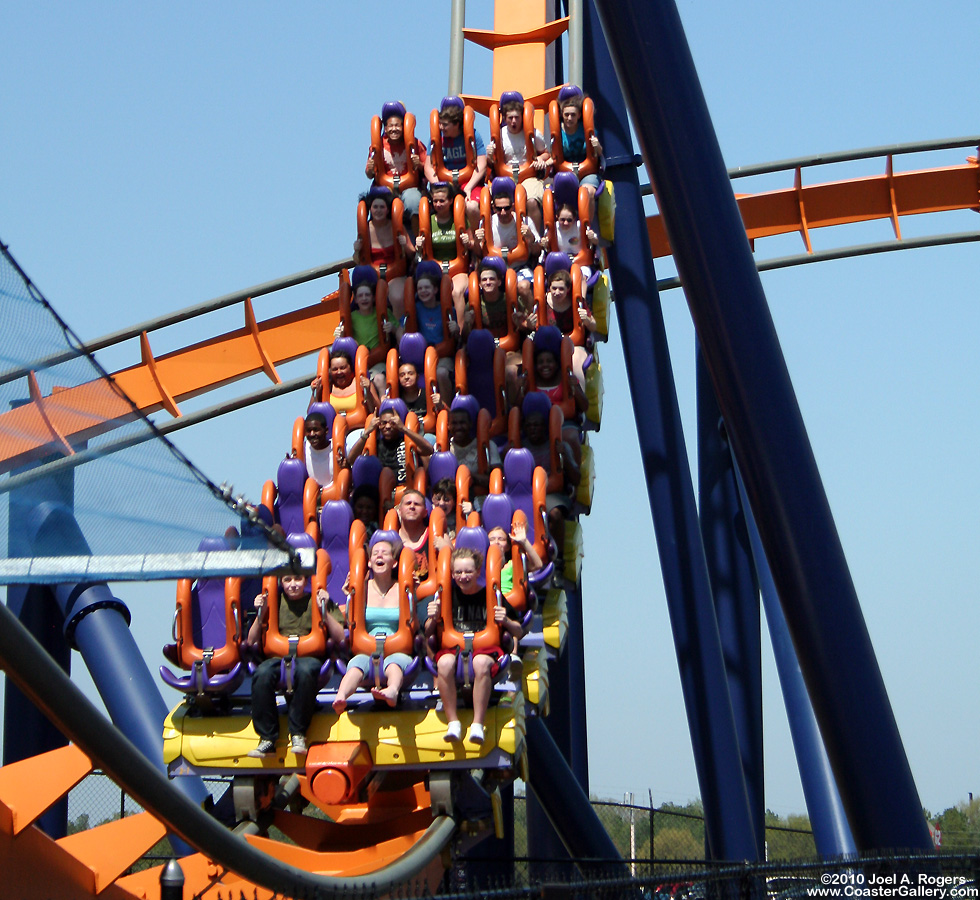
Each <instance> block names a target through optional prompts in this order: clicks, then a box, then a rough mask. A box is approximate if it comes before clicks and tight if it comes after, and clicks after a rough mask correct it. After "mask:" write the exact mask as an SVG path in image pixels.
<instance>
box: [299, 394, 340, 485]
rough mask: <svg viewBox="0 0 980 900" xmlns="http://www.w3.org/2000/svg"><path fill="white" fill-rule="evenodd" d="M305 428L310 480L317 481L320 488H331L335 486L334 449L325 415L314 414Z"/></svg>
mask: <svg viewBox="0 0 980 900" xmlns="http://www.w3.org/2000/svg"><path fill="white" fill-rule="evenodd" d="M304 428H305V440H304V442H303V443H304V447H303V454H304V456H305V457H306V472H307V474H308V475H309V476H310V478H315V479H316V483H317V484H319V485H320V487H329V486H330V485H331V484H333V448H332V447H331V446H330V436H329V435H328V434H327V417H326V416H325V415H324V414H323V413H319V412H312V413H310V414H309V415H308V416H307V417H306V420H305V422H304Z"/></svg>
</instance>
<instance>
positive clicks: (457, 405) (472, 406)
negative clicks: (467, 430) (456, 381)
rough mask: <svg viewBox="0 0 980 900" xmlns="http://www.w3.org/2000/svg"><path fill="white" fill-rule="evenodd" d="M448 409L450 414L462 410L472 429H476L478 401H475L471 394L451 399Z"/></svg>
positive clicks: (478, 412)
mask: <svg viewBox="0 0 980 900" xmlns="http://www.w3.org/2000/svg"><path fill="white" fill-rule="evenodd" d="M449 409H450V411H452V412H456V411H457V410H462V411H463V412H465V413H467V414H468V415H469V417H470V422H471V423H472V424H473V427H474V428H475V427H476V418H477V416H478V415H480V401H479V400H477V399H476V397H474V396H473V395H472V394H458V395H457V396H456V397H454V398H453V402H452V404H451V405H450V407H449Z"/></svg>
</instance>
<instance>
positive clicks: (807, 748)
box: [726, 444, 857, 859]
mask: <svg viewBox="0 0 980 900" xmlns="http://www.w3.org/2000/svg"><path fill="white" fill-rule="evenodd" d="M726 446H727V444H726ZM729 458H730V457H729ZM732 469H733V471H732V475H733V477H734V479H735V482H736V487H737V489H738V494H739V496H738V506H739V509H740V510H742V511H743V512H744V517H745V531H746V536H747V538H748V540H749V543H750V546H751V551H752V559H753V563H754V566H755V571H756V572H757V573H758V579H759V587H760V591H761V594H762V604H763V606H764V608H765V610H766V622H767V623H768V625H769V638H770V640H771V641H772V652H773V656H774V657H775V660H776V670H777V671H778V672H779V684H780V686H781V688H782V691H783V699H784V702H785V705H786V716H787V719H788V720H789V728H790V732H791V734H792V736H793V747H794V748H795V750H796V759H797V767H798V768H799V771H800V780H801V782H802V785H803V796H804V797H805V798H806V808H807V810H808V812H809V814H810V826H811V827H812V828H813V839H814V842H815V843H816V846H817V853H819V854H820V855H821V856H822V857H823V858H824V859H833V858H835V857H838V856H844V855H848V854H853V853H856V852H857V847H856V846H855V845H854V837H853V836H852V835H851V829H850V827H849V826H848V824H847V815H846V814H845V813H844V805H843V804H842V803H841V799H840V791H838V790H837V782H836V781H835V780H834V773H833V772H832V771H831V768H830V760H829V759H827V751H826V750H825V749H824V745H823V739H822V738H821V737H820V729H819V728H818V727H817V720H816V718H815V717H814V715H813V706H812V704H811V703H810V698H809V696H807V692H806V685H805V684H804V683H803V675H802V673H801V672H800V664H799V662H797V659H796V651H795V650H794V649H793V641H792V640H791V639H790V636H789V631H788V630H787V628H786V617H785V616H784V615H783V610H782V607H781V606H780V605H779V597H778V596H777V595H776V586H775V585H774V584H773V582H772V573H771V572H770V571H769V563H767V562H766V556H765V553H764V552H763V550H762V541H761V539H760V538H759V529H758V528H756V525H755V518H754V517H753V515H752V510H751V509H750V508H749V505H748V501H747V499H746V497H745V489H744V487H743V485H742V480H741V478H740V477H739V475H738V472H737V471H734V462H732Z"/></svg>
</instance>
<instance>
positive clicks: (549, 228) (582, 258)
mask: <svg viewBox="0 0 980 900" xmlns="http://www.w3.org/2000/svg"><path fill="white" fill-rule="evenodd" d="M541 206H542V209H543V215H544V230H545V235H544V237H545V240H546V242H547V245H548V250H549V251H550V252H552V253H558V252H560V248H559V246H558V234H557V229H558V210H559V209H561V208H562V207H563V206H570V207H571V208H572V209H574V210H575V212H576V216H575V218H576V219H577V220H578V232H579V251H578V253H576V254H575V256H574V258H572V259H569V262H570V263H577V264H578V265H580V266H590V267H591V266H594V265H595V250H594V249H593V248H592V246H591V244H590V243H589V239H588V237H587V236H586V231H587V230H588V227H589V191H588V189H587V188H585V187H582V186H581V185H580V184H579V183H578V179H577V178H576V177H575V175H574V174H572V173H571V172H557V173H556V174H555V177H554V179H553V182H552V184H551V186H550V187H546V188H545V189H544V199H543V201H542V204H541Z"/></svg>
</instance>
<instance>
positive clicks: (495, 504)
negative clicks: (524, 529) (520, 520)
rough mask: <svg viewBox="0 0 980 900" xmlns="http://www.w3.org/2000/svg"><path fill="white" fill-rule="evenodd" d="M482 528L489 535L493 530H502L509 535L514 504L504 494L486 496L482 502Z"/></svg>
mask: <svg viewBox="0 0 980 900" xmlns="http://www.w3.org/2000/svg"><path fill="white" fill-rule="evenodd" d="M481 515H482V516H483V528H484V530H485V531H486V532H487V534H489V533H490V532H491V531H493V530H494V528H503V529H504V531H506V532H507V533H508V534H510V526H511V520H512V519H513V518H514V504H513V503H511V501H510V497H508V496H507V495H506V494H488V495H487V497H486V498H485V499H484V501H483V509H482V510H481Z"/></svg>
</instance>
